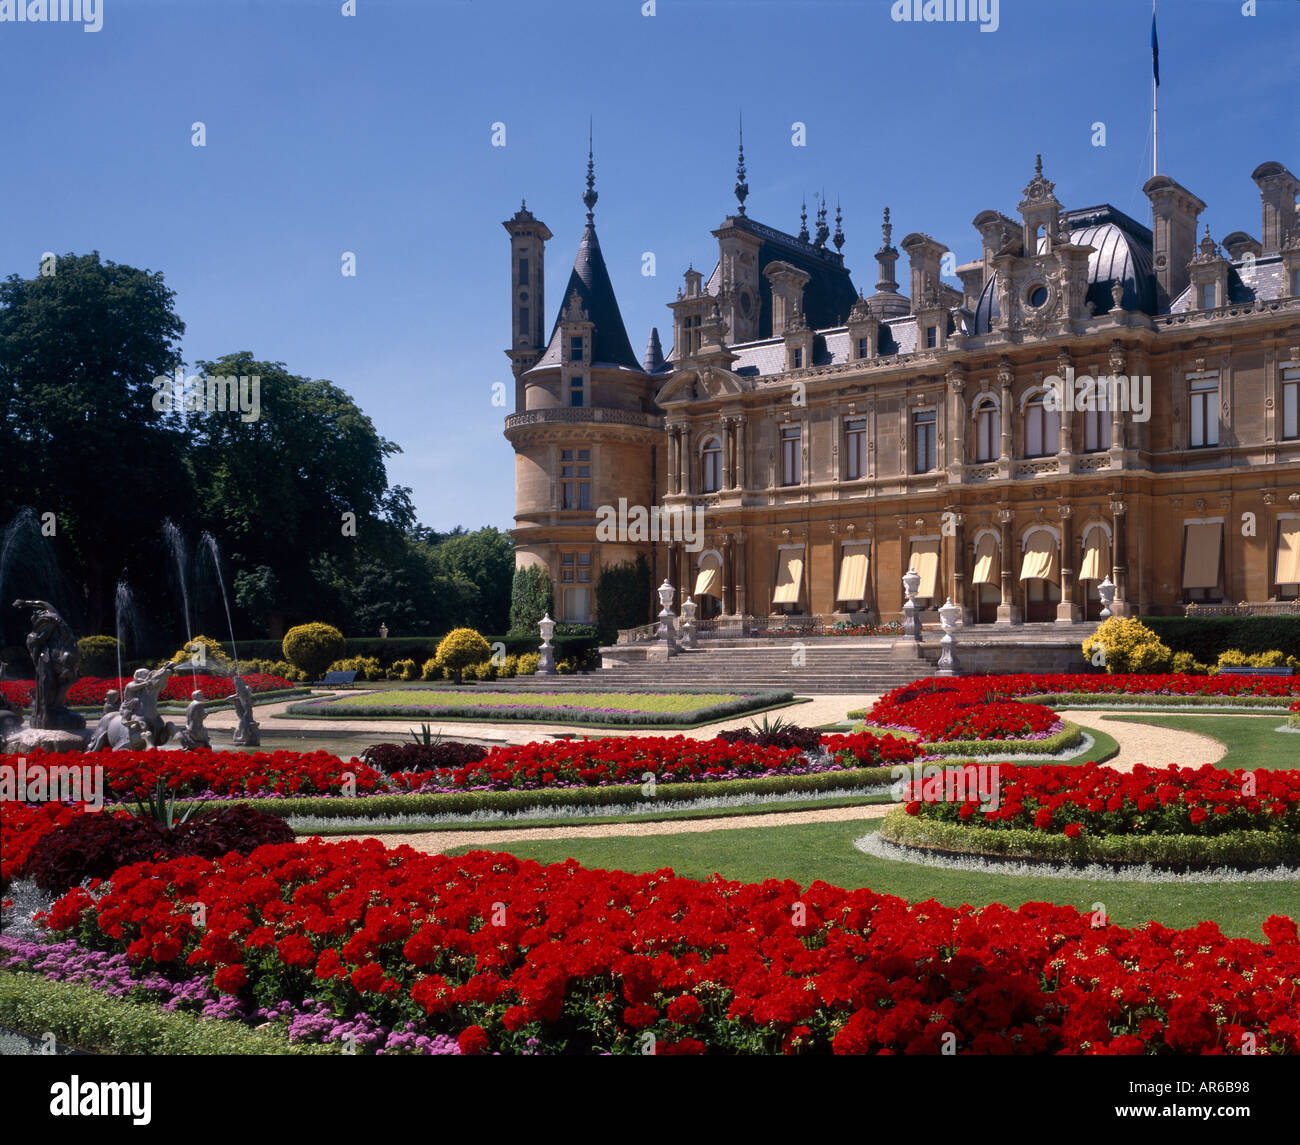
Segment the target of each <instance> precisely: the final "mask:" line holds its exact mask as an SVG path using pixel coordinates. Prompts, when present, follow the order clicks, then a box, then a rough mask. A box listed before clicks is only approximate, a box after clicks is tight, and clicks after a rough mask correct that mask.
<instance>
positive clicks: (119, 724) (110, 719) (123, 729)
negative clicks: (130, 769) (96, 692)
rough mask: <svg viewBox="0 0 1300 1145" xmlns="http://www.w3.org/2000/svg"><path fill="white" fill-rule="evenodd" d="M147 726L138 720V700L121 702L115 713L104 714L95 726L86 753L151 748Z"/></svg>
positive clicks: (141, 720)
mask: <svg viewBox="0 0 1300 1145" xmlns="http://www.w3.org/2000/svg"><path fill="white" fill-rule="evenodd" d="M149 734H150V732H149V725H148V724H147V723H145V721H144V720H143V719H141V718H140V701H139V699H138V698H132V699H128V700H126V701H125V702H123V704H122V706H121V708H120V709H119V710H117V711H112V712H105V713H104V714H103V715H102V716H101V717H100V720H99V723H98V724H96V725H95V734H94V735H93V736H91V738H90V743H89V744H88V745H87V746H86V750H87V751H144V749H145V748H146V747H150V746H153V744H152V741H151V740H150V739H149Z"/></svg>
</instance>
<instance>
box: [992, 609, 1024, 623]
mask: <svg viewBox="0 0 1300 1145" xmlns="http://www.w3.org/2000/svg"><path fill="white" fill-rule="evenodd" d="M994 623H995V624H1003V625H1011V624H1022V623H1024V622H1023V621H1022V620H1021V618H1020V608H1019V606H1017V605H1014V604H999V605H998V616H997V620H995V621H994Z"/></svg>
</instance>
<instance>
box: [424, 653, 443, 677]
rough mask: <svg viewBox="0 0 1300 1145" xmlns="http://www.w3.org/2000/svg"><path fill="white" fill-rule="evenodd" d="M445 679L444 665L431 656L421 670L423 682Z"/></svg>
mask: <svg viewBox="0 0 1300 1145" xmlns="http://www.w3.org/2000/svg"><path fill="white" fill-rule="evenodd" d="M442 678H443V671H442V665H441V664H439V663H438V660H437V658H436V657H434V656H430V657H429V659H427V660H426V661H425V662H424V664H423V665H422V666H421V668H420V679H421V680H441V679H442Z"/></svg>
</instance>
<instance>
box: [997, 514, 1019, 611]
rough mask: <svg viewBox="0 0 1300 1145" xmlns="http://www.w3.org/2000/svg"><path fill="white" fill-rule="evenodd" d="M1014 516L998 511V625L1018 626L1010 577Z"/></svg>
mask: <svg viewBox="0 0 1300 1145" xmlns="http://www.w3.org/2000/svg"><path fill="white" fill-rule="evenodd" d="M1015 516H1016V515H1015V514H1014V513H1013V512H1012V511H1011V510H1010V509H999V510H998V524H999V526H1001V530H1002V603H1001V604H999V605H998V616H997V621H996V623H998V624H1019V623H1020V608H1019V607H1018V606H1017V605H1016V603H1015V602H1014V600H1013V599H1012V579H1011V578H1012V576H1013V575H1014V572H1015V569H1014V567H1013V564H1014V559H1015V555H1014V552H1013V550H1012V547H1011V545H1012V540H1011V522H1012V521H1014V520H1015Z"/></svg>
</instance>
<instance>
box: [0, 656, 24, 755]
mask: <svg viewBox="0 0 1300 1145" xmlns="http://www.w3.org/2000/svg"><path fill="white" fill-rule="evenodd" d="M7 667H8V665H7V664H6V663H5V662H4V661H3V660H0V683H3V681H4V678H5V668H7ZM22 723H23V710H22V708H21V707H20V706H19V705H18V704H16V703H14V702H13V701H12V700H6V699H5V697H4V693H2V692H0V739H3V738H4V736H5V735H7V734H8V733H10V732H15V731H17V730H18V729H19V728H20V727H22Z"/></svg>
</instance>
